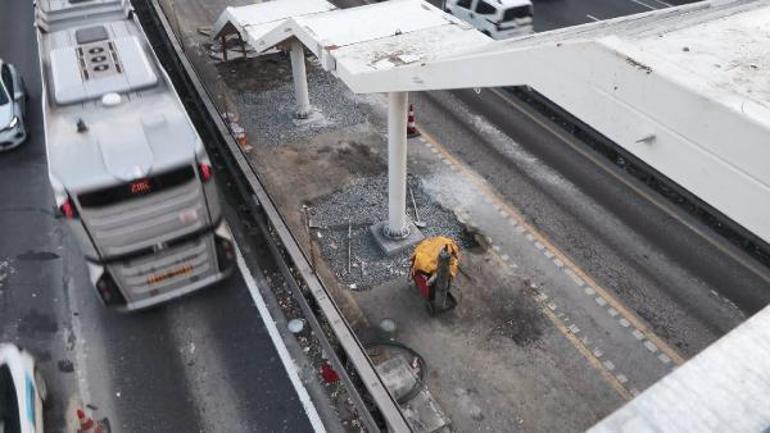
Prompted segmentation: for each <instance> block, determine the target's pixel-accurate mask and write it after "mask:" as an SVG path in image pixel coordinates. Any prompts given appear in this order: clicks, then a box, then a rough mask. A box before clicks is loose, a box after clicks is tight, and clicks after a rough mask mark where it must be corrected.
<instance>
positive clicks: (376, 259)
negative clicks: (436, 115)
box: [307, 175, 477, 291]
mask: <svg viewBox="0 0 770 433" xmlns="http://www.w3.org/2000/svg"><path fill="white" fill-rule="evenodd" d="M407 186H408V187H411V188H412V191H413V192H414V199H415V202H416V203H417V208H418V211H419V213H420V219H421V220H422V221H424V222H425V223H426V224H427V226H426V227H425V228H423V229H421V231H422V233H423V234H424V235H425V237H431V236H438V235H442V236H448V237H451V238H453V239H454V240H455V241H456V242H457V243H458V245H459V246H460V248H461V249H467V248H472V247H475V246H476V245H477V244H476V241H475V239H474V237H473V235H472V234H471V233H470V232H468V231H467V230H466V228H465V226H463V225H462V224H461V223H460V222H458V221H457V218H456V217H455V215H454V214H453V213H452V212H451V211H450V210H448V209H445V208H443V207H441V206H440V205H439V204H438V203H437V202H436V201H434V200H433V199H432V198H431V196H430V195H429V194H428V193H427V192H426V191H425V189H424V188H423V185H422V181H421V179H419V178H418V177H417V176H413V175H409V177H408V179H407ZM307 213H308V217H309V218H310V220H311V223H312V225H313V226H314V228H312V229H311V230H312V231H313V232H315V234H314V235H313V236H312V238H313V239H314V242H316V244H317V245H318V246H319V247H320V248H319V250H320V251H321V254H322V255H323V258H324V260H326V261H327V263H328V264H329V265H330V266H331V268H332V269H333V270H334V272H335V274H336V275H337V278H338V279H339V280H340V281H341V282H342V283H343V284H344V285H345V286H346V287H347V288H348V289H349V290H352V291H364V290H370V289H372V288H374V287H376V286H378V285H380V284H383V283H385V282H387V281H389V280H391V279H395V278H404V279H407V278H408V277H409V276H408V273H409V258H410V256H411V253H412V251H411V249H406V250H404V251H402V252H401V253H399V254H396V255H393V256H390V257H386V256H385V255H384V253H383V252H382V251H381V249H380V247H379V246H378V245H377V243H376V242H375V240H374V237H373V235H372V234H371V232H370V227H371V226H372V225H374V224H376V223H378V222H380V221H383V220H385V219H387V216H388V179H387V176H386V175H380V176H375V177H362V178H358V179H356V180H355V181H353V182H352V183H350V184H349V185H347V186H346V187H345V188H344V189H342V190H340V191H337V192H335V193H333V194H331V195H328V196H325V197H322V198H320V199H317V200H315V201H314V202H313V203H309V204H308V209H307ZM407 216H408V217H409V218H410V219H412V220H413V219H414V208H413V207H412V203H411V200H410V198H409V193H408V191H407ZM348 223H350V227H351V246H352V252H351V268H350V272H348ZM319 235H320V236H319Z"/></svg>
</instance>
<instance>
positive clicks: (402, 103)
mask: <svg viewBox="0 0 770 433" xmlns="http://www.w3.org/2000/svg"><path fill="white" fill-rule="evenodd" d="M408 96H409V93H407V92H390V93H388V223H387V224H386V225H385V230H384V231H385V235H386V236H388V237H389V238H391V239H403V238H405V237H407V236H409V225H408V224H407V219H406V116H407V109H408V104H409V101H408Z"/></svg>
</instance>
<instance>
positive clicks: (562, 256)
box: [422, 92, 685, 365]
mask: <svg viewBox="0 0 770 433" xmlns="http://www.w3.org/2000/svg"><path fill="white" fill-rule="evenodd" d="M494 93H495V94H498V93H497V92H494ZM498 96H500V95H498ZM501 97H502V96H501ZM504 100H507V99H504ZM422 136H423V137H425V140H427V141H428V142H430V143H431V144H433V147H434V148H435V149H437V150H438V151H439V153H440V155H441V158H442V159H445V160H449V161H452V162H453V163H454V168H455V169H456V170H457V171H458V172H460V173H461V174H463V175H465V177H466V178H467V179H468V180H470V181H471V182H472V183H473V184H474V185H475V186H476V188H478V190H479V192H480V193H481V194H482V195H483V197H484V199H485V200H486V201H487V202H489V203H490V204H492V205H493V206H495V207H496V208H497V207H499V208H500V209H505V210H506V212H508V216H509V218H511V219H515V220H517V222H518V226H517V227H516V231H520V232H524V231H526V232H527V234H526V238H527V239H528V240H529V241H530V242H534V241H535V240H537V241H539V242H540V243H541V244H543V245H544V246H545V247H546V249H548V250H550V251H551V252H552V253H553V254H554V256H555V258H557V259H558V260H559V261H560V262H561V263H562V265H563V268H562V270H563V272H564V273H566V274H567V275H568V276H570V278H572V279H573V280H574V281H575V284H577V285H578V287H583V286H584V285H586V284H587V285H588V286H590V287H591V288H593V289H594V290H595V291H596V293H597V294H598V295H599V296H601V297H602V298H604V300H606V301H607V304H609V307H612V308H613V309H614V310H615V311H617V312H618V313H619V314H620V315H621V316H622V318H621V320H620V321H619V323H620V325H621V326H623V327H624V328H627V327H628V326H629V325H631V324H633V325H634V327H635V328H637V329H639V330H640V331H641V332H642V333H644V335H645V337H647V339H648V340H650V341H652V342H653V343H654V344H655V345H656V346H657V347H658V348H660V350H661V352H663V353H665V354H666V355H667V356H668V357H669V358H671V360H672V361H673V362H674V364H676V365H682V364H684V361H685V360H684V357H683V356H682V355H680V354H679V352H677V350H676V349H674V348H673V347H671V346H670V345H669V344H667V343H666V342H664V341H663V340H662V339H661V338H660V337H658V336H657V335H656V334H655V333H654V332H653V331H652V329H651V328H650V326H649V325H647V323H645V322H644V321H643V320H642V319H641V318H640V317H639V316H637V315H636V313H634V312H633V311H631V310H630V309H629V308H628V307H626V306H625V305H624V304H622V303H621V302H620V300H618V299H617V298H616V297H615V295H614V294H611V293H610V292H609V291H608V290H606V289H604V288H603V287H601V286H600V285H599V283H597V282H596V281H595V280H594V279H593V278H591V277H590V276H589V275H588V274H587V273H585V272H584V271H583V270H582V269H581V268H580V267H578V265H577V264H576V263H575V262H574V261H573V260H572V259H571V258H570V257H568V256H567V254H566V253H564V252H562V251H561V250H560V249H558V248H557V247H556V246H555V245H554V244H553V243H551V242H550V241H549V240H548V239H546V238H545V236H544V235H543V234H541V233H540V232H539V231H538V230H536V229H535V228H534V227H533V226H532V225H530V224H529V223H528V222H527V221H526V220H525V218H524V216H523V215H522V214H521V213H520V212H519V211H518V210H517V209H515V208H513V207H512V206H511V205H510V204H509V203H507V202H506V201H504V200H503V199H502V198H501V197H500V196H499V193H497V192H496V191H495V190H494V189H493V187H492V186H491V185H490V184H489V182H487V181H486V180H485V179H483V178H482V177H480V176H479V175H478V174H477V173H475V172H474V171H472V170H471V169H470V168H469V167H467V166H466V165H465V164H463V163H460V162H459V160H458V159H457V158H456V157H455V156H454V155H452V154H451V153H450V152H449V151H448V150H447V149H446V148H445V147H444V145H442V144H441V143H440V142H439V141H438V140H436V139H435V138H434V137H433V136H432V135H431V134H428V133H427V132H424V131H423V133H422ZM559 137H561V135H559ZM490 243H491V239H490ZM581 283H582V284H581Z"/></svg>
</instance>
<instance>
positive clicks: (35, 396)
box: [0, 343, 48, 433]
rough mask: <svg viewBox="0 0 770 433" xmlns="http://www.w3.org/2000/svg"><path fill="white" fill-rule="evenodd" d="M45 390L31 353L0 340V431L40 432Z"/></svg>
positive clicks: (17, 432)
mask: <svg viewBox="0 0 770 433" xmlns="http://www.w3.org/2000/svg"><path fill="white" fill-rule="evenodd" d="M47 393H48V389H47V388H46V385H45V381H44V380H43V377H42V376H41V375H40V373H39V372H38V371H37V369H36V368H35V359H34V358H33V357H32V355H30V354H29V353H28V352H27V351H25V350H22V349H20V348H19V347H18V346H16V345H15V344H7V343H0V433H43V402H44V401H45V399H46V397H47Z"/></svg>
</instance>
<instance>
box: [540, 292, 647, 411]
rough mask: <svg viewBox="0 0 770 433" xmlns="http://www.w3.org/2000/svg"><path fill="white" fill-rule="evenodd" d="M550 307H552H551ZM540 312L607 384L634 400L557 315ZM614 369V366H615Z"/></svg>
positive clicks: (551, 312)
mask: <svg viewBox="0 0 770 433" xmlns="http://www.w3.org/2000/svg"><path fill="white" fill-rule="evenodd" d="M549 307H550V306H549ZM540 310H541V311H542V312H543V314H545V316H546V317H547V318H548V320H550V321H551V323H553V324H554V326H556V329H558V330H559V332H561V333H562V335H564V336H565V337H566V338H567V340H568V341H569V342H570V343H571V344H572V346H573V347H575V348H576V349H577V350H578V352H580V354H581V355H583V358H585V359H586V360H587V361H588V363H589V364H590V365H591V367H593V368H594V369H595V370H597V371H598V372H599V374H601V376H602V378H603V379H604V381H605V382H607V383H608V384H609V385H610V386H611V387H612V389H613V390H614V391H615V392H616V393H617V394H618V395H619V396H620V397H621V398H622V399H623V400H625V401H629V400H631V399H632V398H633V396H632V395H631V393H630V392H629V391H628V390H627V389H626V387H625V386H623V384H622V383H620V381H619V380H618V378H617V377H616V376H615V375H614V374H612V371H610V370H609V369H608V368H607V367H606V366H605V365H604V363H602V361H601V360H599V358H598V357H596V356H595V355H594V352H592V351H591V349H589V348H588V347H587V346H586V345H585V344H584V343H583V342H582V341H581V340H580V339H579V338H577V336H576V335H575V334H573V333H572V332H571V331H570V330H569V328H567V326H566V325H565V324H564V322H562V321H561V320H560V319H559V318H558V317H557V316H556V314H554V312H553V311H551V310H550V309H549V308H542V307H541V308H540ZM599 353H601V352H599ZM613 368H614V366H613Z"/></svg>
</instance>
